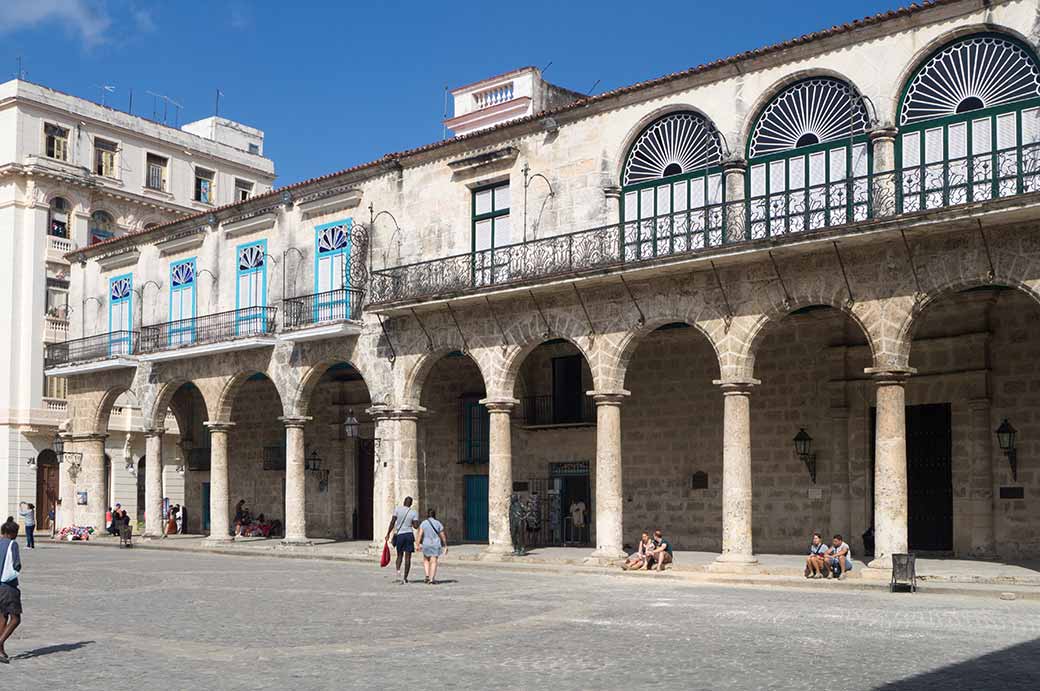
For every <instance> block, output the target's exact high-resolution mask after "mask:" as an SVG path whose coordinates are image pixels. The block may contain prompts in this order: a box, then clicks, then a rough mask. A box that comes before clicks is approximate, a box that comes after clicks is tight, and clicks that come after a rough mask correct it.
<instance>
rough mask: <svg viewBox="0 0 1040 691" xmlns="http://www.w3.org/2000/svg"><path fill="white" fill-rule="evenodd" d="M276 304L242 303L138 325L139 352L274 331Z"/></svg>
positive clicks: (216, 341) (215, 341)
mask: <svg viewBox="0 0 1040 691" xmlns="http://www.w3.org/2000/svg"><path fill="white" fill-rule="evenodd" d="M277 311H278V310H277V308H275V307H243V308H241V309H237V310H231V311H229V312H218V313H217V314H207V315H205V316H202V317H192V318H190V319H178V320H176V321H171V322H163V323H162V324H153V325H151V326H144V327H141V338H140V342H139V344H138V352H141V353H156V352H159V351H163V350H174V349H176V348H186V347H189V346H194V345H204V344H207V343H220V342H223V341H231V340H235V339H238V338H248V337H250V336H260V335H264V334H271V333H274V318H275V314H276V313H277Z"/></svg>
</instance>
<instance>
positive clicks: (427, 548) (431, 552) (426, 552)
mask: <svg viewBox="0 0 1040 691" xmlns="http://www.w3.org/2000/svg"><path fill="white" fill-rule="evenodd" d="M443 551H444V550H443V549H442V548H441V546H440V545H423V547H422V555H423V556H424V557H426V558H427V559H429V558H430V557H439V556H441V552H443Z"/></svg>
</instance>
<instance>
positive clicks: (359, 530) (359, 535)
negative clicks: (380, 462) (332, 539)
mask: <svg viewBox="0 0 1040 691" xmlns="http://www.w3.org/2000/svg"><path fill="white" fill-rule="evenodd" d="M356 451H357V453H355V454H354V457H355V458H356V459H357V467H356V469H355V472H354V477H355V478H357V483H356V484H357V487H356V488H355V491H356V499H357V504H356V506H355V508H354V515H355V519H354V521H353V523H354V535H353V538H354V539H355V540H371V539H372V493H373V491H374V489H373V483H374V482H375V476H374V473H375V467H374V464H375V460H376V457H375V451H376V446H375V441H374V440H372V439H358V440H357V448H356Z"/></svg>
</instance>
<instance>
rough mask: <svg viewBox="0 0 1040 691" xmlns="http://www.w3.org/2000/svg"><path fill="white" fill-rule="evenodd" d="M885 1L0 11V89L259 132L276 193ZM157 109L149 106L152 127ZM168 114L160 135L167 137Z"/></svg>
mask: <svg viewBox="0 0 1040 691" xmlns="http://www.w3.org/2000/svg"><path fill="white" fill-rule="evenodd" d="M900 4H904V3H899V2H898V0H888V1H873V0H846V1H845V2H841V3H836V2H833V0H831V1H822V2H820V1H811V2H801V3H797V7H798V9H797V10H796V9H794V7H795V6H796V4H795V3H789V2H783V3H777V2H763V1H761V0H743V1H742V2H722V1H715V2H698V3H694V2H678V1H675V2H657V3H637V2H632V1H631V0H628V1H627V2H614V1H613V0H595V1H591V0H580V1H579V0H572V1H571V2H566V1H561V0H555V1H542V0H526V1H525V2H523V3H521V4H520V5H517V4H516V3H483V2H481V3H464V2H457V3H439V2H428V1H427V2H379V1H378V0H370V1H369V2H354V1H343V2H331V1H329V2H317V1H314V0H296V1H295V2H284V1H275V0H258V1H257V2H245V1H242V0H230V1H227V2H224V1H221V0H213V1H212V2H208V3H206V2H195V3H188V2H181V1H175V2H163V3H152V2H145V1H143V0H107V1H106V0H0V76H2V77H3V78H4V79H7V78H10V77H13V76H15V74H16V71H17V59H18V57H19V56H21V58H22V69H23V70H24V71H25V72H26V73H27V74H26V77H27V78H28V79H29V80H31V81H35V82H39V83H42V84H45V85H47V86H50V87H53V88H56V89H59V90H61V91H66V92H69V93H72V94H75V95H77V96H82V97H85V98H91V99H94V100H100V98H101V89H100V88H99V87H100V86H101V85H111V86H114V87H115V91H114V92H112V93H109V94H108V95H107V96H106V98H107V101H108V103H109V104H110V105H114V106H116V107H118V108H120V109H126V108H127V105H128V101H129V96H130V90H131V89H132V90H133V94H134V113H136V114H138V115H144V116H146V117H151V116H152V113H153V97H151V96H148V95H146V93H145V92H146V91H152V92H155V93H158V94H164V95H166V96H169V97H170V98H172V99H174V100H176V101H177V102H179V103H180V104H181V105H182V106H183V109H182V111H181V114H180V119H181V122H186V121H190V120H194V119H198V118H202V117H206V116H208V115H212V114H213V107H214V95H215V90H216V89H217V88H220V89H221V90H222V91H223V92H224V97H223V99H222V101H221V109H220V112H221V115H225V116H227V117H230V118H232V119H235V120H239V121H241V122H244V123H246V124H249V125H253V126H255V127H259V128H260V129H262V130H264V131H265V132H266V153H267V155H268V156H270V157H271V158H273V159H274V161H275V167H276V170H277V172H278V181H277V183H278V184H279V185H285V184H289V183H292V182H296V181H298V180H302V179H305V178H309V177H314V176H317V175H322V174H324V173H328V172H332V171H335V170H339V169H341V168H346V167H348V166H351V165H355V164H357V163H362V162H364V161H368V160H371V159H374V158H378V157H380V156H382V155H383V154H385V153H389V152H393V151H400V150H402V149H407V148H410V147H413V146H419V145H421V144H426V143H428V142H432V141H437V140H438V139H440V138H441V136H442V128H441V120H442V119H443V118H442V116H443V109H444V87H445V86H449V87H454V86H459V85H462V84H465V83H467V82H471V81H476V80H478V79H482V78H484V77H488V76H491V75H493V74H497V73H500V72H505V71H508V70H510V69H513V68H515V67H520V66H524V65H535V66H538V67H544V66H545V65H546V64H548V63H550V62H551V63H552V64H551V66H550V67H549V68H548V70H547V71H546V73H545V77H546V79H548V80H549V81H552V82H554V83H556V84H559V85H561V86H565V87H568V88H571V89H574V90H577V91H582V92H586V91H588V90H589V89H591V88H592V87H593V84H595V83H596V82H597V81H598V84H597V85H596V86H595V92H596V93H598V92H601V91H604V90H609V89H613V88H617V87H619V86H624V85H627V84H631V83H633V82H637V81H642V80H644V79H650V78H653V77H657V76H660V75H663V74H667V73H669V72H674V71H677V70H682V69H686V68H688V67H692V66H695V65H698V64H701V63H704V62H708V61H711V60H714V59H717V58H721V57H726V56H728V55H732V54H734V53H738V52H741V51H744V50H749V49H753V48H758V47H761V46H764V45H768V44H771V43H775V42H777V41H782V40H785V39H788V38H793V37H795V36H799V35H801V34H805V33H808V32H812V31H818V30H821V29H825V28H828V27H830V26H833V25H834V24H840V23H844V22H847V21H849V20H852V19H858V18H860V17H864V16H867V15H871V14H875V13H877V12H881V11H885V10H888V9H894V8H896V7H898V6H899V5H900ZM161 110H162V107H161V105H160V111H159V117H160V118H161V117H162V115H161ZM173 117H174V115H173V112H172V110H171V112H170V114H169V121H170V123H171V124H172V122H173Z"/></svg>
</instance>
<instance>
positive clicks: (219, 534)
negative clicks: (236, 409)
mask: <svg viewBox="0 0 1040 691" xmlns="http://www.w3.org/2000/svg"><path fill="white" fill-rule="evenodd" d="M203 424H204V425H206V427H207V428H209V447H210V449H209V455H210V458H209V538H208V539H207V541H208V542H209V543H211V544H221V543H225V542H230V541H231V540H233V539H234V537H232V535H231V496H230V491H231V486H230V483H229V480H228V432H230V431H231V428H232V427H234V426H235V423H233V422H219V421H212V422H205V423H203Z"/></svg>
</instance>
